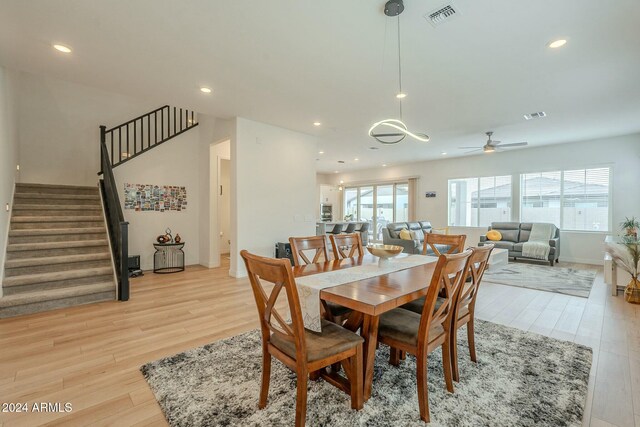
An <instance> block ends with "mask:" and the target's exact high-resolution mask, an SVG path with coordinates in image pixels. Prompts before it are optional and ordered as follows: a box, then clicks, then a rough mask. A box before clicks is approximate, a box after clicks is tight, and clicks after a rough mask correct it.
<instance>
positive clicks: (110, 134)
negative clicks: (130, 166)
mask: <svg viewBox="0 0 640 427" xmlns="http://www.w3.org/2000/svg"><path fill="white" fill-rule="evenodd" d="M109 136H110V138H109V139H110V140H111V164H113V131H111V132H109Z"/></svg>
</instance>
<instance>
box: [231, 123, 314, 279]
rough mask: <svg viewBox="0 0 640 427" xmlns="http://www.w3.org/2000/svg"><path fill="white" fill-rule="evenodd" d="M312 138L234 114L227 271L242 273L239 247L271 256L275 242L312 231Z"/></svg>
mask: <svg viewBox="0 0 640 427" xmlns="http://www.w3.org/2000/svg"><path fill="white" fill-rule="evenodd" d="M316 144H317V141H316V138H315V137H313V136H310V135H305V134H302V133H298V132H294V131H290V130H286V129H282V128H278V127H275V126H270V125H266V124H263V123H258V122H254V121H251V120H247V119H243V118H238V119H237V127H236V141H235V144H234V143H232V144H231V163H232V171H231V181H232V184H231V185H232V188H233V189H234V190H235V191H232V194H235V195H236V197H235V200H233V199H232V202H231V218H232V222H233V223H232V227H231V228H232V239H231V274H232V275H233V276H236V277H239V276H243V275H246V270H245V267H244V264H243V263H242V260H241V259H240V258H239V256H238V253H239V251H240V250H241V249H247V250H248V251H249V252H252V253H256V254H259V255H263V256H271V257H272V256H274V246H275V244H276V243H277V242H286V241H287V239H288V238H289V237H290V236H311V235H315V219H316V207H317V198H316V173H315V168H314V164H315V158H316ZM234 236H235V238H234Z"/></svg>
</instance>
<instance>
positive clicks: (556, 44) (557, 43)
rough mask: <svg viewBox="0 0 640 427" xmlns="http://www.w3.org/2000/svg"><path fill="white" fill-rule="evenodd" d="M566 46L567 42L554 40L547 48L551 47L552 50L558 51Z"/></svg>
mask: <svg viewBox="0 0 640 427" xmlns="http://www.w3.org/2000/svg"><path fill="white" fill-rule="evenodd" d="M565 44H567V41H566V40H565V39H558V40H553V41H552V42H550V43H549V44H548V45H547V46H549V47H550V48H551V49H557V48H559V47H562V46H564V45H565Z"/></svg>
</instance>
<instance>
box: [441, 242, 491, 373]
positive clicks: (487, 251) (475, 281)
mask: <svg viewBox="0 0 640 427" xmlns="http://www.w3.org/2000/svg"><path fill="white" fill-rule="evenodd" d="M493 247H494V245H486V246H481V247H478V248H471V250H472V251H473V253H472V254H471V257H470V258H469V272H468V275H469V276H471V282H467V283H465V284H464V286H463V287H462V289H461V290H460V297H459V298H458V304H457V305H456V315H455V316H454V317H453V331H454V332H453V333H452V334H451V337H452V340H451V358H452V360H453V379H454V381H460V374H459V372H458V345H457V334H456V333H455V331H457V330H458V329H459V328H461V327H463V326H464V325H467V339H468V342H469V353H470V355H471V361H473V362H476V361H477V357H476V345H475V334H474V321H475V308H476V297H477V296H478V289H479V288H480V282H482V277H483V276H484V272H485V271H486V269H487V267H488V266H489V257H490V256H491V252H492V251H493Z"/></svg>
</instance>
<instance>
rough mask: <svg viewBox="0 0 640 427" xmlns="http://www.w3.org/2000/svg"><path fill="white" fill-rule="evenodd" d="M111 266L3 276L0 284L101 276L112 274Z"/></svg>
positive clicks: (19, 284)
mask: <svg viewBox="0 0 640 427" xmlns="http://www.w3.org/2000/svg"><path fill="white" fill-rule="evenodd" d="M112 273H113V270H112V269H111V267H110V266H109V267H96V268H83V269H77V270H64V271H56V272H53V273H40V274H23V275H21V276H11V277H5V278H4V280H3V282H2V286H3V287H5V288H10V287H12V286H22V285H33V284H36V283H46V282H59V281H63V280H71V279H80V278H83V277H92V276H101V275H108V274H112Z"/></svg>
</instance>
